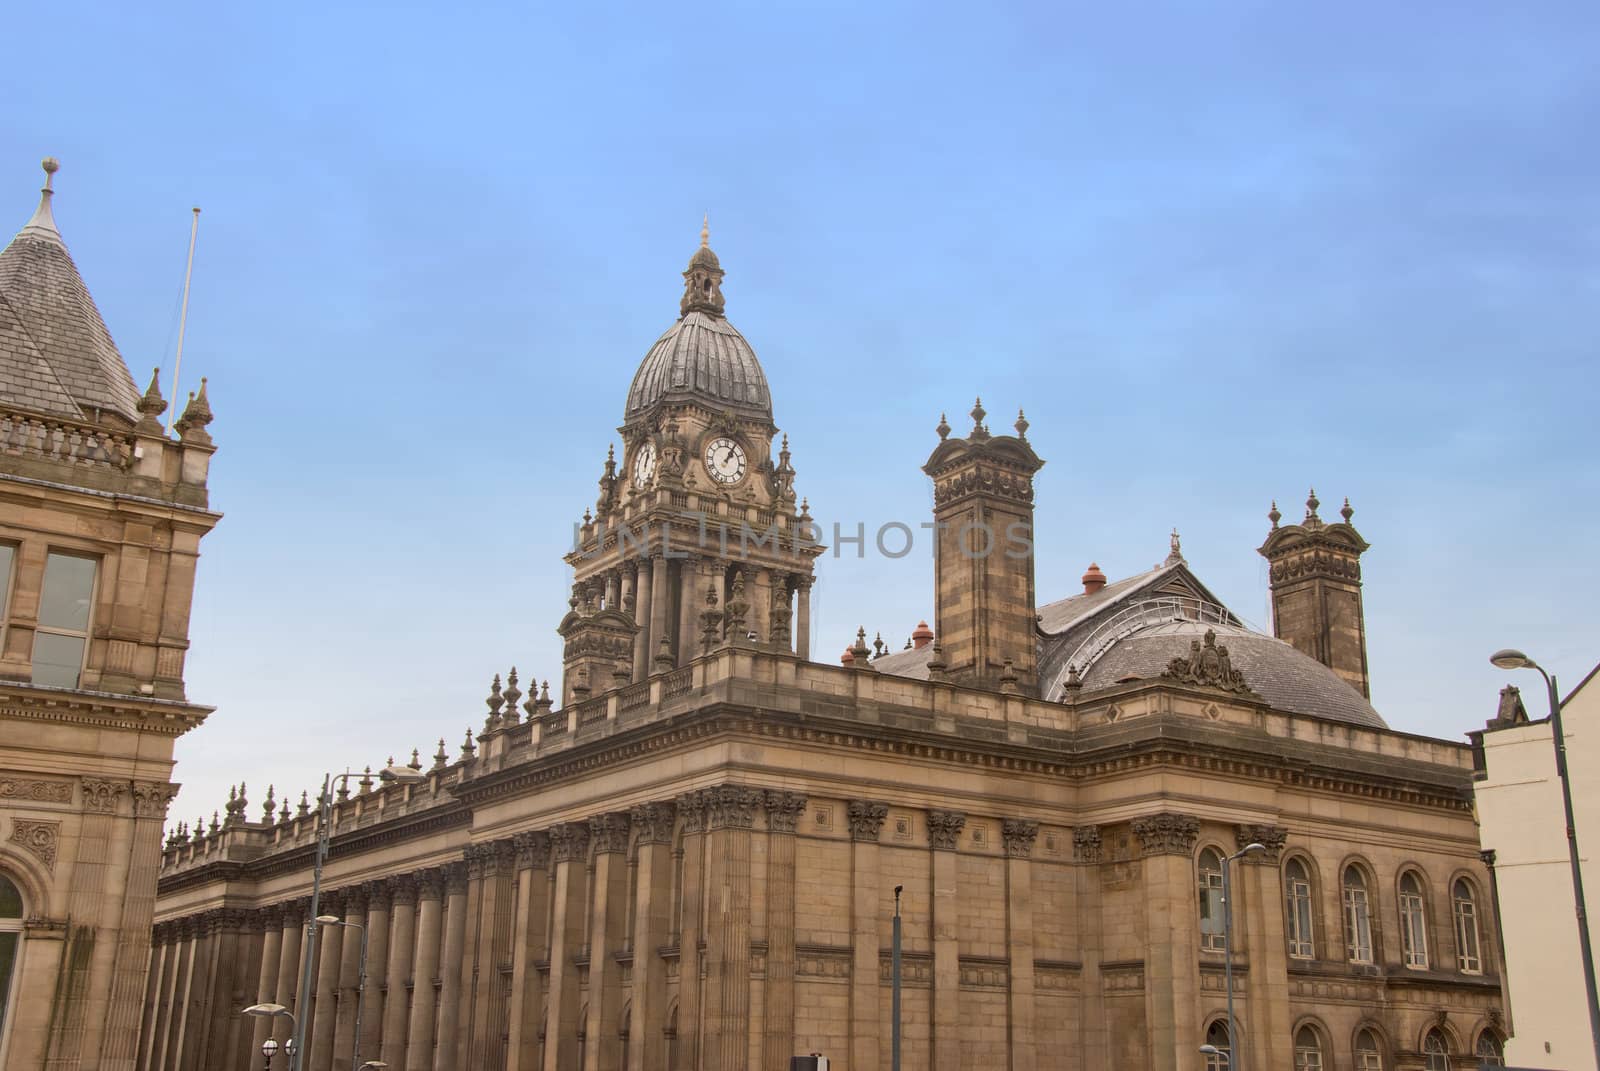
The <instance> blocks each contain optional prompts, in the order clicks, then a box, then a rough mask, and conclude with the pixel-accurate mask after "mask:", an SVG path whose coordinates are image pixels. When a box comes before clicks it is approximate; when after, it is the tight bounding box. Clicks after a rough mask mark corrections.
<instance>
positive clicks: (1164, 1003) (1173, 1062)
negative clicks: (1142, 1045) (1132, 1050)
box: [1133, 814, 1200, 1071]
mask: <svg viewBox="0 0 1600 1071" xmlns="http://www.w3.org/2000/svg"><path fill="white" fill-rule="evenodd" d="M1133 834H1134V836H1135V837H1136V838H1138V841H1139V850H1140V853H1141V854H1142V855H1143V857H1144V862H1143V869H1144V895H1145V925H1146V927H1147V932H1148V934H1149V938H1148V940H1149V944H1148V946H1147V951H1146V953H1145V963H1144V1007H1145V1033H1146V1035H1147V1037H1148V1038H1149V1044H1150V1048H1149V1052H1150V1059H1151V1064H1150V1066H1151V1069H1152V1071H1190V1069H1191V1068H1194V1067H1197V1066H1199V1064H1198V1057H1196V1056H1191V1054H1192V1053H1194V1051H1195V1049H1196V1047H1197V1045H1198V1042H1196V1041H1195V1040H1194V1039H1195V1038H1197V1037H1199V1036H1200V1035H1199V1030H1200V1027H1199V1020H1198V1007H1197V1006H1198V1004H1199V997H1200V992H1199V991H1200V984H1199V982H1200V968H1199V949H1200V943H1199V933H1198V930H1199V921H1198V919H1197V917H1196V913H1195V907H1194V842H1195V838H1196V837H1198V836H1199V834H1200V823H1199V821H1198V820H1197V819H1195V818H1193V817H1191V816H1189V815H1186V814H1157V815H1151V816H1149V817H1147V818H1136V819H1134V821H1133Z"/></svg>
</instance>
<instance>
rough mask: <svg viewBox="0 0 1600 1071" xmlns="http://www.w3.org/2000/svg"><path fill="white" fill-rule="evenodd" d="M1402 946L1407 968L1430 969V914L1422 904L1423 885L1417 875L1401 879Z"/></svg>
mask: <svg viewBox="0 0 1600 1071" xmlns="http://www.w3.org/2000/svg"><path fill="white" fill-rule="evenodd" d="M1400 946H1401V951H1402V952H1403V953H1404V955H1405V964H1406V966H1407V967H1412V968H1416V969H1418V970H1426V969H1427V967H1428V912H1427V910H1426V909H1425V908H1424V907H1423V904H1422V885H1421V883H1420V882H1418V881H1417V875H1416V874H1415V873H1412V872H1408V873H1406V874H1405V875H1404V876H1402V877H1401V878H1400Z"/></svg>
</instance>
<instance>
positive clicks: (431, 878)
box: [415, 866, 444, 900]
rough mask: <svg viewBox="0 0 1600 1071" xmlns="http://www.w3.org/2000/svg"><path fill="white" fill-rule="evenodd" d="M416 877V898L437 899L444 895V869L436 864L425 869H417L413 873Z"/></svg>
mask: <svg viewBox="0 0 1600 1071" xmlns="http://www.w3.org/2000/svg"><path fill="white" fill-rule="evenodd" d="M415 877H416V879H417V899H418V900H438V899H441V898H443V896H444V871H442V870H440V869H439V868H438V867H436V866H430V867H428V868H427V869H426V870H419V871H417V873H416V874H415Z"/></svg>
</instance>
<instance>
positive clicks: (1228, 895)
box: [1200, 841, 1267, 1067]
mask: <svg viewBox="0 0 1600 1071" xmlns="http://www.w3.org/2000/svg"><path fill="white" fill-rule="evenodd" d="M1266 850H1267V846H1266V845H1265V844H1258V843H1256V842H1255V841H1251V842H1250V843H1249V844H1246V845H1245V846H1244V847H1243V848H1240V849H1239V850H1238V851H1236V852H1234V853H1233V854H1232V855H1230V856H1228V857H1227V858H1226V859H1224V860H1223V861H1222V948H1223V957H1224V958H1223V960H1222V974H1223V977H1224V979H1226V981H1225V982H1224V985H1225V986H1226V987H1227V990H1228V1054H1227V1055H1228V1066H1229V1067H1233V1066H1234V1063H1233V1054H1234V1053H1236V1052H1238V1051H1239V1050H1240V1049H1241V1048H1242V1047H1243V1046H1241V1045H1240V1044H1239V1038H1238V1035H1237V1034H1235V1032H1234V1031H1235V1027H1234V1022H1233V885H1232V879H1231V877H1230V875H1231V874H1232V873H1233V861H1234V860H1235V859H1242V858H1244V857H1245V856H1247V855H1254V854H1256V853H1257V852H1264V851H1266ZM1254 988H1255V987H1254V985H1252V986H1251V991H1252V992H1253V991H1254ZM1251 1006H1252V1007H1254V1004H1253V1003H1252V1005H1251ZM1209 1047H1210V1048H1211V1049H1212V1051H1214V1052H1220V1051H1221V1050H1219V1049H1217V1048H1216V1046H1214V1045H1213V1046H1209ZM1200 1051H1201V1052H1204V1051H1205V1048H1202V1049H1201V1050H1200Z"/></svg>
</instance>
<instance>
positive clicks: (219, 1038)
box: [197, 908, 249, 1071]
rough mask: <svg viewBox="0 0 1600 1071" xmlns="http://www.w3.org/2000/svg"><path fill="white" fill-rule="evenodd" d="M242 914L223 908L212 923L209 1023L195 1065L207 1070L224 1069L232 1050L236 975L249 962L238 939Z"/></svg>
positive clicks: (236, 1015)
mask: <svg viewBox="0 0 1600 1071" xmlns="http://www.w3.org/2000/svg"><path fill="white" fill-rule="evenodd" d="M244 923H245V919H244V912H242V911H237V910H234V909H231V908H224V909H223V910H221V911H218V912H217V913H216V916H215V919H214V920H213V927H214V934H215V936H214V937H213V939H212V941H213V944H212V963H213V967H212V971H211V987H210V997H209V999H208V1005H209V1008H210V1018H211V1022H210V1024H209V1025H208V1026H207V1028H206V1045H205V1049H204V1050H203V1053H202V1054H201V1055H200V1056H199V1059H198V1061H197V1066H198V1067H200V1068H203V1069H206V1071H209V1069H211V1068H217V1067H227V1066H228V1060H229V1054H230V1052H231V1050H230V1049H229V1047H228V1042H229V1041H230V1040H231V1036H232V1031H230V1029H229V1028H230V1027H232V1026H233V1025H234V1023H235V1021H236V1020H237V1019H238V1010H237V1009H235V1008H234V1005H233V994H234V992H235V990H237V989H238V988H239V975H240V972H241V971H242V970H243V967H244V964H245V963H246V962H247V961H248V959H249V951H248V950H247V949H246V948H245V946H244V942H243V941H242V940H241V939H240V936H241V935H240V931H241V930H242V929H243V928H244Z"/></svg>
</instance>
